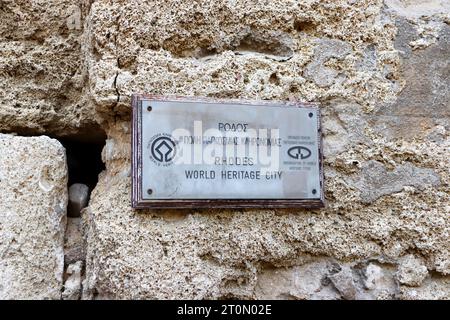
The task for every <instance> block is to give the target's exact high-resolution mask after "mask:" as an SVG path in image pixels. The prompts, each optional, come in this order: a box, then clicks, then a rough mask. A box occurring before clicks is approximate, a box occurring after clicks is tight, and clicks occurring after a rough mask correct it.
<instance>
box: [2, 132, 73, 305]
mask: <svg viewBox="0 0 450 320" xmlns="http://www.w3.org/2000/svg"><path fill="white" fill-rule="evenodd" d="M0 190H1V192H0V257H1V259H0V299H60V298H61V290H62V284H63V271H64V251H63V245H64V231H65V225H66V208H67V168H66V156H65V150H64V148H63V147H62V145H61V144H60V143H59V142H58V141H57V140H54V139H50V138H48V137H45V136H41V137H17V136H12V135H5V134H0Z"/></svg>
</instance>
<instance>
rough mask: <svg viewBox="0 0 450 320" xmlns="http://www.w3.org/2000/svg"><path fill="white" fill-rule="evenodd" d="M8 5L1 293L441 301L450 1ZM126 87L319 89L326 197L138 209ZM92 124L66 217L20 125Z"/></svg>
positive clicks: (293, 95) (448, 211)
mask: <svg viewBox="0 0 450 320" xmlns="http://www.w3.org/2000/svg"><path fill="white" fill-rule="evenodd" d="M0 18H2V19H1V20H0V42H1V44H2V45H1V46H0V52H1V54H0V130H1V131H2V132H4V133H8V134H6V135H3V136H1V138H0V184H1V186H2V188H1V189H0V200H1V201H0V255H2V257H6V256H7V257H8V258H6V259H4V258H2V260H1V263H0V275H1V276H0V297H2V298H23V297H32V298H53V299H58V298H64V299H78V298H80V297H81V298H83V299H105V298H112V299H125V298H136V299H168V298H193V299H217V298H245V299H259V298H274V299H450V256H449V249H450V240H449V239H450V237H449V226H450V188H449V183H450V181H449V179H450V174H449V159H450V151H449V150H450V137H449V134H448V132H449V131H448V130H449V124H450V122H449V117H450V59H449V57H450V2H449V1H447V0H441V1H440V0H431V1H430V0H428V1H423V0H410V1H406V0H385V1H381V0H364V1H354V0H338V1H334V0H333V1H331V0H303V1H293V0H279V1H256V0H255V1H241V0H215V1H200V0H199V1H175V0H174V1H151V0H147V1H145V0H134V1H131V0H130V1H120V0H116V1H109V0H108V1H106V0H90V1H87V0H84V1H73V0H58V1H53V2H52V5H51V6H50V5H49V4H48V3H47V2H46V1H40V0H33V1H9V0H0ZM132 93H153V94H161V95H184V96H206V97H217V98H245V99H265V100H301V101H317V102H320V103H321V113H322V116H323V126H324V153H325V154H324V157H325V167H324V170H325V191H326V201H327V204H326V207H325V208H324V209H321V210H305V209H289V210H287V209H286V210H270V209H264V208H261V209H258V210H218V209H209V210H164V211H160V210H132V209H131V203H130V183H131V178H130V156H131V154H130V115H131V109H130V102H131V101H130V96H131V94H132ZM103 132H106V136H107V139H106V143H105V147H104V148H103V152H102V159H103V162H104V163H105V170H104V171H103V172H101V174H100V175H99V180H98V183H97V185H96V187H95V189H94V190H93V191H92V193H91V194H90V201H89V205H88V207H87V208H85V209H83V210H82V212H81V217H72V218H69V219H67V228H65V223H63V222H62V221H64V222H65V213H66V208H65V207H64V205H65V204H67V191H66V190H67V185H66V184H67V181H66V178H65V172H66V165H65V162H64V152H62V151H61V150H62V147H61V146H57V144H58V143H57V142H56V141H55V140H51V139H49V138H45V137H39V138H37V137H17V136H14V135H12V134H19V135H41V134H45V135H49V136H51V137H53V138H58V139H66V138H68V137H69V138H71V139H76V140H78V141H81V142H83V141H84V142H86V141H89V140H96V141H99V140H101V139H103V135H104V133H103ZM68 152H69V150H68ZM42 154H46V155H47V157H45V161H44V160H43V161H34V160H32V159H31V156H33V158H37V159H40V157H42ZM25 155H27V156H26V157H25ZM11 159H12V160H11ZM49 170H50V171H49ZM39 172H47V174H49V173H51V174H52V175H56V176H53V177H52V178H51V179H50V180H51V182H48V179H47V178H45V179H44V180H45V182H44V183H43V182H39V181H41V180H39V179H40V178H37V177H38V176H39ZM69 175H70V168H69ZM42 185H43V187H42ZM49 185H51V186H49ZM39 188H40V189H39ZM42 188H43V189H42ZM30 193H32V194H33V195H38V197H39V198H36V197H30V196H29V194H30ZM37 199H39V201H37ZM52 212H53V213H52ZM39 215H44V216H43V217H41V218H39V219H41V220H39V221H43V222H42V223H43V225H42V226H41V225H40V226H39V227H38V228H35V227H34V225H33V224H34V223H35V222H36V218H38V217H40V216H39ZM34 217H36V218H34ZM47 220H48V221H49V222H48V223H49V225H48V226H47V225H46V224H45V221H47ZM29 228H31V229H33V232H32V233H31V234H29V233H28V231H27V230H29ZM65 229H67V231H66V232H65ZM49 231H51V232H50V234H51V236H49ZM64 234H65V237H64ZM63 238H65V241H64V240H62V239H63ZM14 239H15V240H14ZM25 247H27V249H26V250H25V249H23V248H25ZM62 252H64V256H65V257H64V259H65V264H64V265H65V269H64V277H63V276H62V272H63V270H62V268H63V266H62V262H61V259H62V258H61V255H62V254H63V253H62ZM33 256H36V257H41V256H45V257H50V259H45V260H41V259H40V258H36V259H33V263H32V264H31V265H30V261H29V257H33ZM49 263H50V264H52V266H51V267H49V266H48V264H49ZM11 266H17V268H19V269H20V270H26V272H25V273H24V274H22V273H21V276H20V277H19V275H18V274H16V273H14V270H15V269H12V268H11ZM50 271H51V272H52V275H56V278H55V277H45V279H46V280H45V281H44V280H43V281H41V282H39V284H38V283H37V282H36V277H44V274H43V273H45V272H50ZM6 279H8V280H6ZM9 279H13V281H11V280H9ZM63 281H65V282H64V284H63ZM10 286H12V287H10Z"/></svg>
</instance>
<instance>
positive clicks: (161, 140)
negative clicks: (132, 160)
mask: <svg viewBox="0 0 450 320" xmlns="http://www.w3.org/2000/svg"><path fill="white" fill-rule="evenodd" d="M148 148H149V149H150V158H151V159H152V160H153V162H155V163H156V164H158V165H170V164H172V160H173V159H174V158H175V154H176V150H177V148H176V144H175V141H174V140H173V139H172V137H171V136H170V135H168V134H165V133H162V134H161V133H160V134H157V135H155V136H153V137H152V138H151V139H150V142H149V144H148Z"/></svg>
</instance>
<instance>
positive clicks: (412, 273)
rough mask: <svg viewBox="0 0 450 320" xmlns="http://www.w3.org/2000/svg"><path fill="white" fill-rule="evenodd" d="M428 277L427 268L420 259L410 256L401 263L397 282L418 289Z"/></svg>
mask: <svg viewBox="0 0 450 320" xmlns="http://www.w3.org/2000/svg"><path fill="white" fill-rule="evenodd" d="M427 275H428V270H427V267H426V266H425V265H424V264H423V263H422V262H421V261H420V259H418V258H416V257H414V256H412V255H408V256H406V257H404V258H403V259H402V260H401V261H400V266H399V268H398V271H397V280H398V281H399V282H400V283H401V284H404V285H408V286H411V287H418V286H420V285H421V284H422V282H423V280H424V279H425V278H426V277H427Z"/></svg>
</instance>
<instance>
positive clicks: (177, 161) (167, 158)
mask: <svg viewBox="0 0 450 320" xmlns="http://www.w3.org/2000/svg"><path fill="white" fill-rule="evenodd" d="M132 105H133V123H132V206H133V207H134V208H155V209H158V208H159V209H160V208H200V207H210V208H255V207H264V208H288V207H310V208H318V207H323V205H324V194H323V171H322V152H321V150H322V145H321V144H322V141H321V129H320V113H319V108H318V107H317V106H316V105H315V104H311V103H299V102H268V101H243V100H217V99H214V100H213V99H205V98H180V97H161V96H151V95H133V98H132Z"/></svg>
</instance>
